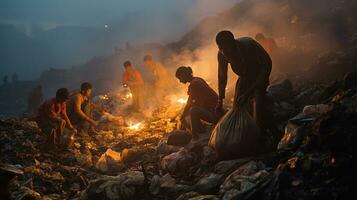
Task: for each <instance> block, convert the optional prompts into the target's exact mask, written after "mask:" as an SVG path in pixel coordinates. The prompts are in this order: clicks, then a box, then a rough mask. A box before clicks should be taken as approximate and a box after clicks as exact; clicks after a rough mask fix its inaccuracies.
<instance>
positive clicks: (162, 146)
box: [156, 140, 181, 155]
mask: <svg viewBox="0 0 357 200" xmlns="http://www.w3.org/2000/svg"><path fill="white" fill-rule="evenodd" d="M180 149H181V147H178V146H173V145H168V144H166V142H165V141H163V140H161V141H160V142H159V144H158V146H157V147H156V153H157V154H159V155H168V154H171V153H174V152H177V151H179V150H180Z"/></svg>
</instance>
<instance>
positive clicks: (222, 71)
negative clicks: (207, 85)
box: [218, 52, 228, 101]
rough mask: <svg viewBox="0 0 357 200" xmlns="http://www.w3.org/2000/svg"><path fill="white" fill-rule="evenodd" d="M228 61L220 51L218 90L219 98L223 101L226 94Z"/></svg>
mask: <svg viewBox="0 0 357 200" xmlns="http://www.w3.org/2000/svg"><path fill="white" fill-rule="evenodd" d="M227 71H228V62H227V60H226V59H225V58H224V56H223V55H222V54H221V53H219V52H218V92H219V100H220V101H222V100H223V99H224V98H225V95H226V86H227Z"/></svg>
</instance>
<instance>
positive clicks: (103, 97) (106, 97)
mask: <svg viewBox="0 0 357 200" xmlns="http://www.w3.org/2000/svg"><path fill="white" fill-rule="evenodd" d="M99 98H100V99H101V100H108V99H109V96H108V95H106V94H105V95H99Z"/></svg>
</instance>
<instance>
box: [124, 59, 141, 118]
mask: <svg viewBox="0 0 357 200" xmlns="http://www.w3.org/2000/svg"><path fill="white" fill-rule="evenodd" d="M124 68H125V71H124V74H123V86H124V87H129V88H130V91H131V93H132V95H133V104H132V107H133V110H135V111H140V110H141V109H142V108H143V86H144V80H143V78H142V77H141V74H140V72H139V71H137V70H134V68H133V67H132V65H131V62H130V61H125V62H124Z"/></svg>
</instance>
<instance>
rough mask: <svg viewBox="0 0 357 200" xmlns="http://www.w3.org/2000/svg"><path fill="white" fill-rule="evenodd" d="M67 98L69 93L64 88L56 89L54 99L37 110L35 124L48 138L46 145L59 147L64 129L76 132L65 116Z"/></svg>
mask: <svg viewBox="0 0 357 200" xmlns="http://www.w3.org/2000/svg"><path fill="white" fill-rule="evenodd" d="M68 98H69V92H68V90H67V89H66V88H61V89H58V90H57V92H56V97H55V98H52V99H49V100H47V101H45V102H44V103H43V104H42V105H41V106H40V108H39V111H38V117H37V124H38V126H39V127H40V128H41V130H42V131H43V132H44V133H45V134H46V135H47V136H48V138H47V144H48V145H54V146H55V147H59V146H61V138H62V137H63V134H64V131H65V128H66V127H67V128H69V129H70V130H72V131H73V132H77V130H76V129H75V128H74V127H73V125H72V123H71V121H70V120H69V118H68V116H67V109H66V101H67V100H68Z"/></svg>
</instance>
